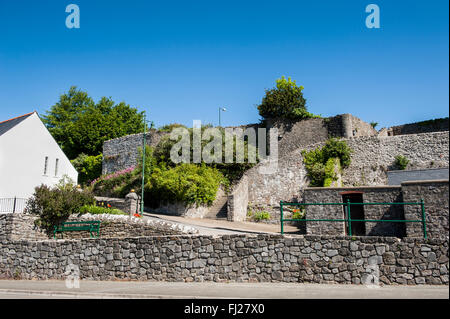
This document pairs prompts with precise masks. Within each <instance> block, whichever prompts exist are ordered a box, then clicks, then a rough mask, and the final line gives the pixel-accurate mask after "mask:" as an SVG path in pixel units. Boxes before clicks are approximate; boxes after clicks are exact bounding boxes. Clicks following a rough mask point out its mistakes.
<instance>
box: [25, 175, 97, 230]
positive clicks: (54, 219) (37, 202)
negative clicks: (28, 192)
mask: <svg viewBox="0 0 450 319" xmlns="http://www.w3.org/2000/svg"><path fill="white" fill-rule="evenodd" d="M94 203H95V199H94V196H93V195H92V193H91V192H89V191H80V190H79V189H77V188H76V186H74V185H73V184H72V183H66V182H64V181H62V182H60V184H58V185H57V186H55V187H53V188H50V187H48V186H46V185H41V186H38V187H36V188H35V192H34V194H33V196H32V197H31V198H30V199H29V200H28V202H27V206H26V208H25V212H26V213H29V214H32V215H35V216H37V217H38V218H37V219H36V221H35V225H36V226H38V227H40V228H41V229H43V230H44V231H45V232H46V233H47V234H48V235H51V234H52V233H53V229H54V227H55V226H56V225H58V224H60V223H62V222H64V221H66V220H67V218H69V216H70V215H72V214H77V213H79V211H80V209H81V207H83V206H85V205H92V204H94Z"/></svg>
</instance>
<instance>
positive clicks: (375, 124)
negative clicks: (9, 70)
mask: <svg viewBox="0 0 450 319" xmlns="http://www.w3.org/2000/svg"><path fill="white" fill-rule="evenodd" d="M370 125H371V126H372V127H373V128H375V127H377V125H378V122H370Z"/></svg>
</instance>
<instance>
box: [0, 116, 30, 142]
mask: <svg viewBox="0 0 450 319" xmlns="http://www.w3.org/2000/svg"><path fill="white" fill-rule="evenodd" d="M34 113H35V112H31V113H28V114H24V115H21V116H18V117H15V118H12V119H9V120H6V121H3V122H0V136H2V135H3V134H4V133H6V132H8V131H9V130H10V129H12V128H13V127H14V126H16V125H17V124H19V123H20V122H22V121H23V120H25V119H26V118H28V117H29V116H31V115H32V114H34Z"/></svg>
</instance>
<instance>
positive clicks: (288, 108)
mask: <svg viewBox="0 0 450 319" xmlns="http://www.w3.org/2000/svg"><path fill="white" fill-rule="evenodd" d="M302 91H303V86H298V85H297V84H296V83H295V81H292V80H291V78H290V77H289V78H288V79H286V78H285V77H284V76H282V77H281V79H278V80H276V87H275V88H273V89H270V90H266V95H265V96H264V97H263V99H262V103H261V104H260V105H259V106H258V111H259V115H261V116H262V117H263V118H265V119H266V118H284V119H292V120H299V119H304V118H310V117H315V116H314V115H313V114H311V113H309V112H308V111H307V110H306V99H305V98H303V93H302Z"/></svg>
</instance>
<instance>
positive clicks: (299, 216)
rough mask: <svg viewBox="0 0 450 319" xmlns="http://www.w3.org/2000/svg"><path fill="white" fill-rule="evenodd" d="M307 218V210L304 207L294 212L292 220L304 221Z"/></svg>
mask: <svg viewBox="0 0 450 319" xmlns="http://www.w3.org/2000/svg"><path fill="white" fill-rule="evenodd" d="M305 216H306V209H305V207H304V206H300V207H298V208H295V209H293V210H292V219H304V218H305Z"/></svg>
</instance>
